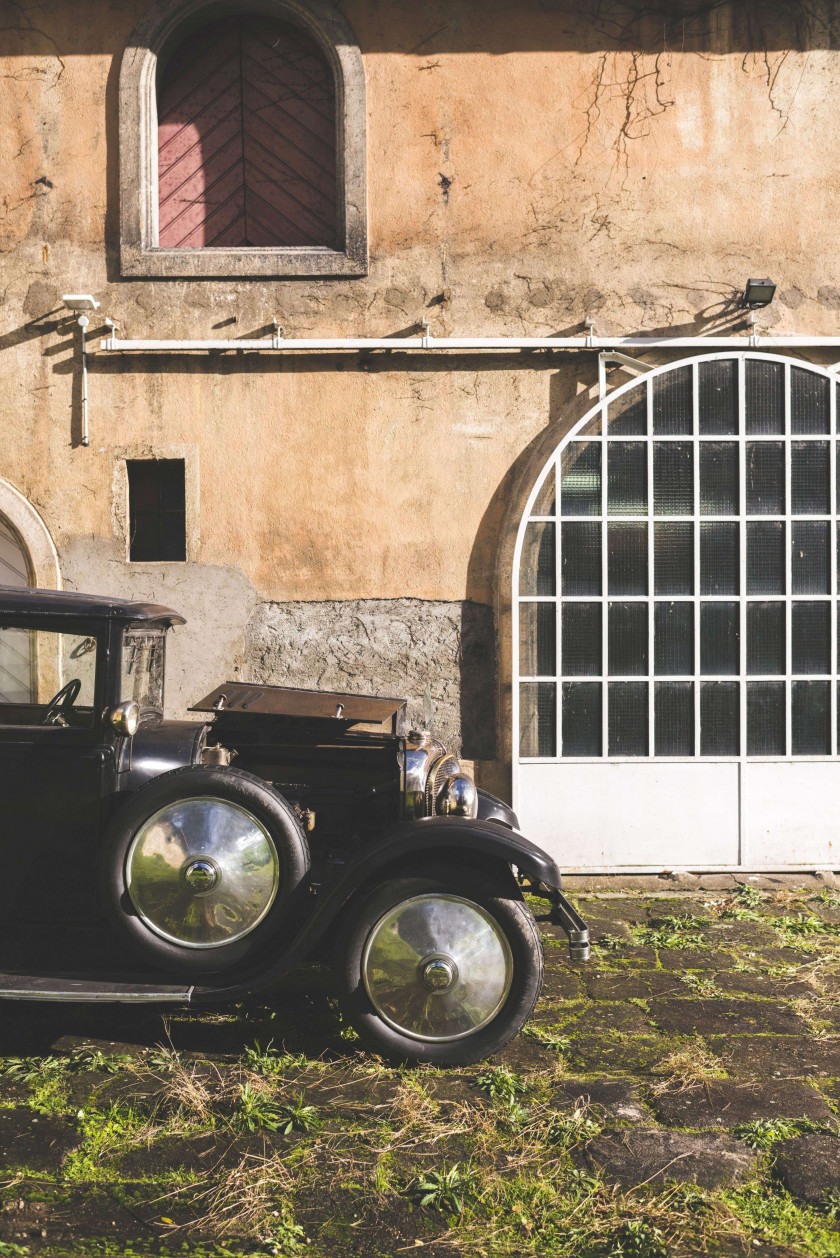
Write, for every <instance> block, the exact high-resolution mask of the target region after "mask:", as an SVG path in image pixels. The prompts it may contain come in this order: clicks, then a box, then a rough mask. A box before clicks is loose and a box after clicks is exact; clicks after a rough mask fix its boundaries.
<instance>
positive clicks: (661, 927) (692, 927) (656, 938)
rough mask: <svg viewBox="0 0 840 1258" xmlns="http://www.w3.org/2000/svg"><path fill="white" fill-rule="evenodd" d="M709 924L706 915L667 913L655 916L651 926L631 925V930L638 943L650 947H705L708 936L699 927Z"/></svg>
mask: <svg viewBox="0 0 840 1258" xmlns="http://www.w3.org/2000/svg"><path fill="white" fill-rule="evenodd" d="M707 925H708V922H707V920H706V918H705V917H693V916H692V915H691V914H690V913H682V914H680V915H679V916H674V915H667V914H666V915H665V916H664V917H655V918H653V920H652V921H651V923H650V925H649V926H642V925H640V926H631V927H630V930H631V932H632V934H633V937H634V939H635V940H636V942H637V943H641V944H647V945H648V947H650V948H678V949H679V948H705V947H706V946H707V940H706V937H705V936H704V935H702V934H700V933H699V932H698V928H699V927H702V926H707Z"/></svg>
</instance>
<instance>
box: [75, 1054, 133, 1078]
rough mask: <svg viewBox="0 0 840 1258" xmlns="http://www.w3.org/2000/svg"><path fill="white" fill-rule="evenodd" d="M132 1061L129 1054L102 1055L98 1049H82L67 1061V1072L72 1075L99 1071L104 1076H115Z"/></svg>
mask: <svg viewBox="0 0 840 1258" xmlns="http://www.w3.org/2000/svg"><path fill="white" fill-rule="evenodd" d="M133 1061H134V1058H133V1057H132V1056H131V1054H130V1053H110V1054H109V1053H103V1052H101V1050H100V1049H98V1048H83V1049H82V1050H81V1052H78V1053H74V1054H73V1056H72V1057H71V1058H70V1059H69V1064H68V1067H67V1068H68V1070H70V1071H72V1072H73V1073H74V1074H80V1073H83V1072H84V1071H86V1070H99V1071H102V1072H103V1073H104V1074H108V1075H115V1074H119V1072H120V1071H121V1070H124V1069H125V1067H126V1066H127V1065H128V1064H129V1063H131V1062H133Z"/></svg>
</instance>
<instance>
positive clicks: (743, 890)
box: [734, 882, 764, 909]
mask: <svg viewBox="0 0 840 1258" xmlns="http://www.w3.org/2000/svg"><path fill="white" fill-rule="evenodd" d="M734 899H736V900H738V901H739V903H741V904H744V905H746V907H747V908H750V909H754V908H756V906H757V905H759V904H761V903H763V901H764V896H763V895H762V893H761V892H760V891H759V889H758V887H753V886H750V884H749V883H748V882H742V883H741V885H740V887H739V888H738V890H737V891H736V892H735V895H734Z"/></svg>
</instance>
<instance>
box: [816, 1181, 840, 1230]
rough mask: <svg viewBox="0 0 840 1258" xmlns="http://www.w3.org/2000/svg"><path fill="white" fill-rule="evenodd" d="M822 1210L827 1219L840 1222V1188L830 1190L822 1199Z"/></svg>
mask: <svg viewBox="0 0 840 1258" xmlns="http://www.w3.org/2000/svg"><path fill="white" fill-rule="evenodd" d="M820 1210H821V1211H822V1213H823V1214H824V1215H825V1216H826V1218H829V1219H833V1220H834V1222H835V1223H837V1222H840V1188H829V1189H827V1190H826V1192H824V1193H823V1195H822V1197H821V1199H820Z"/></svg>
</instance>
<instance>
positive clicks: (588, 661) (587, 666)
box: [560, 603, 603, 677]
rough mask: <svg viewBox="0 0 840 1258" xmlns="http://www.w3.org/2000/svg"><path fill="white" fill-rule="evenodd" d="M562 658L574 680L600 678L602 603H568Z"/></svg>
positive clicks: (564, 617)
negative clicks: (578, 678) (576, 678)
mask: <svg viewBox="0 0 840 1258" xmlns="http://www.w3.org/2000/svg"><path fill="white" fill-rule="evenodd" d="M562 620H563V635H562V640H561V648H560V649H561V659H562V661H563V672H564V673H565V674H566V675H567V676H572V677H597V676H598V675H599V674H600V673H601V672H602V671H603V669H602V665H601V604H600V603H564V604H563V613H562Z"/></svg>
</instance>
